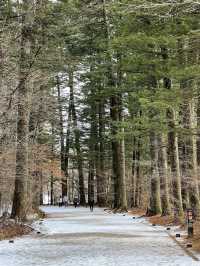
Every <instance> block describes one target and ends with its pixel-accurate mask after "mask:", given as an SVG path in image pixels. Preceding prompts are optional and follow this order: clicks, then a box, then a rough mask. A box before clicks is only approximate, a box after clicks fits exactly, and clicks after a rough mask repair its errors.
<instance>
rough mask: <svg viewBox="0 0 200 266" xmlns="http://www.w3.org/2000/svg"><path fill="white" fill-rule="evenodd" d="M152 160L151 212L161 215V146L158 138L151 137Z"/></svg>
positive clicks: (153, 135)
mask: <svg viewBox="0 0 200 266" xmlns="http://www.w3.org/2000/svg"><path fill="white" fill-rule="evenodd" d="M150 142H151V158H152V176H151V201H150V210H151V213H152V214H161V213H162V208H161V195H160V175H159V168H158V161H159V154H158V153H159V145H158V136H156V135H155V134H152V135H151V141H150Z"/></svg>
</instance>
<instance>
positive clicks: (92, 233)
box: [0, 207, 199, 266]
mask: <svg viewBox="0 0 200 266" xmlns="http://www.w3.org/2000/svg"><path fill="white" fill-rule="evenodd" d="M43 209H44V210H45V212H47V213H48V216H49V218H48V219H45V220H44V222H43V223H42V225H40V224H39V223H38V222H37V223H36V224H35V227H36V228H37V229H38V230H40V231H41V232H42V234H41V235H36V234H33V235H31V236H25V237H23V238H18V239H16V240H15V243H14V244H9V243H8V241H2V242H0V266H29V265H30V266H33V265H37V266H45V265H48V266H129V265H130V266H132V265H133V266H147V265H148V266H158V265H159V266H162V265H169V266H192V265H199V262H195V261H193V260H192V258H191V257H189V256H187V255H186V254H185V253H184V251H183V250H182V249H181V248H180V247H179V246H177V245H176V244H175V243H174V242H173V241H172V240H171V239H170V238H169V236H168V235H167V233H166V232H165V231H164V230H163V229H162V228H156V229H155V228H153V227H152V226H150V225H149V224H148V223H147V222H146V221H145V220H143V219H135V220H133V219H132V218H131V216H128V215H126V216H125V217H124V216H123V215H121V214H115V215H114V214H107V213H104V212H103V210H102V209H95V210H94V213H90V212H89V209H86V208H78V209H74V208H72V207H69V208H66V209H64V208H60V209H59V208H55V207H45V208H43Z"/></svg>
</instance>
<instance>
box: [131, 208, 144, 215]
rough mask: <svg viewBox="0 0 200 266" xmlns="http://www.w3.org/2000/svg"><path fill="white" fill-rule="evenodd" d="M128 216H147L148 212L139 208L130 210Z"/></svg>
mask: <svg viewBox="0 0 200 266" xmlns="http://www.w3.org/2000/svg"><path fill="white" fill-rule="evenodd" d="M128 214H129V215H137V216H145V214H146V210H143V209H139V208H134V209H130V210H129V211H128Z"/></svg>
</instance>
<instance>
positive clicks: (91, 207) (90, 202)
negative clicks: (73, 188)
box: [89, 200, 94, 212]
mask: <svg viewBox="0 0 200 266" xmlns="http://www.w3.org/2000/svg"><path fill="white" fill-rule="evenodd" d="M89 206H90V211H91V212H93V210H94V200H89Z"/></svg>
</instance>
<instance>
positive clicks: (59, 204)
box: [58, 196, 63, 207]
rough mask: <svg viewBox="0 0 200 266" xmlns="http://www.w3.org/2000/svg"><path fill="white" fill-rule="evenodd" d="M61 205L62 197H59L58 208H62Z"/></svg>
mask: <svg viewBox="0 0 200 266" xmlns="http://www.w3.org/2000/svg"><path fill="white" fill-rule="evenodd" d="M62 203H63V200H62V196H60V198H59V203H58V206H59V207H62Z"/></svg>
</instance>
